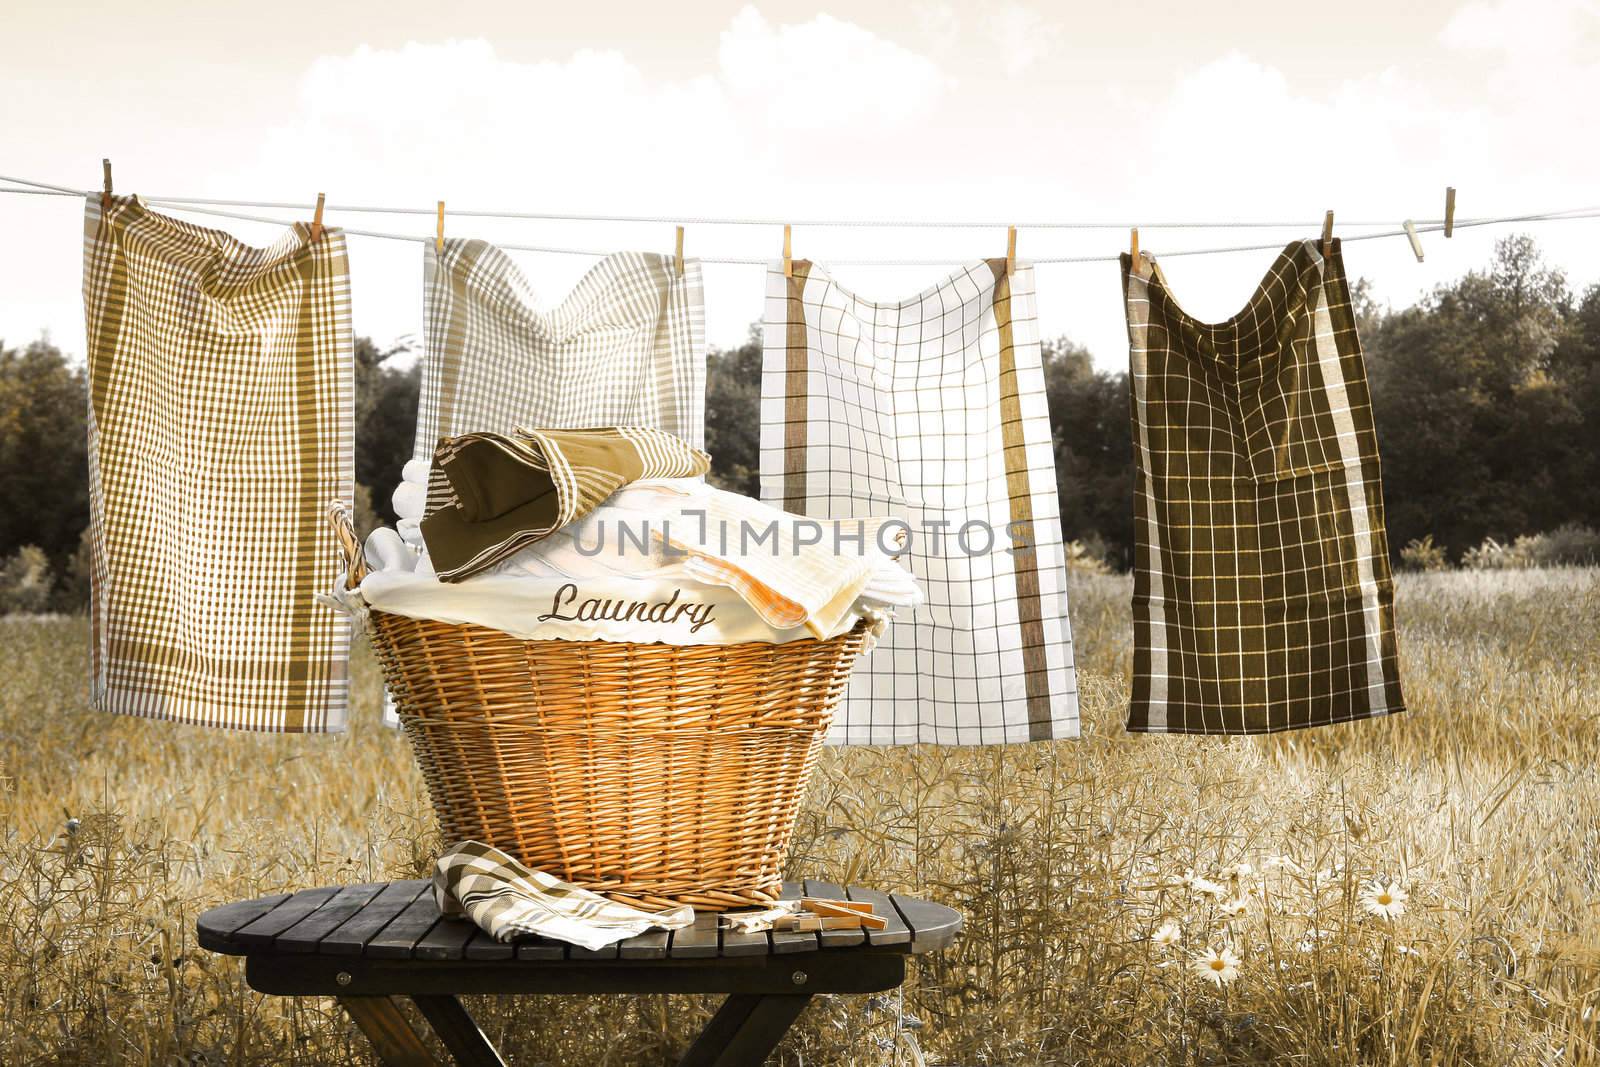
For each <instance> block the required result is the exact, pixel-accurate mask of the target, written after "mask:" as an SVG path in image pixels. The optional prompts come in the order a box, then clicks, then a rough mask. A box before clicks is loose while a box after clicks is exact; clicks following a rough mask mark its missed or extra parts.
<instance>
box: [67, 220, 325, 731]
mask: <svg viewBox="0 0 1600 1067" xmlns="http://www.w3.org/2000/svg"><path fill="white" fill-rule="evenodd" d="M83 303H84V312H85V319H86V326H87V342H88V343H87V350H88V373H89V397H90V402H89V420H88V422H89V499H90V546H91V576H92V595H91V599H90V631H91V635H92V637H91V639H92V650H91V674H90V697H91V700H92V702H93V704H94V706H95V707H97V708H100V709H102V710H105V711H111V712H119V713H122V714H127V715H141V716H145V717H148V718H155V719H171V720H176V721H180V722H190V723H204V724H207V725H211V726H229V727H238V728H245V729H253V730H270V731H286V732H294V731H305V732H322V731H335V730H342V729H344V725H345V709H346V703H347V698H348V689H349V679H348V673H347V668H348V664H347V653H348V649H349V640H350V630H349V626H350V624H349V620H348V619H347V618H346V617H345V616H343V615H341V614H339V613H337V612H334V611H332V610H330V609H329V608H327V607H325V606H323V605H321V604H318V603H317V602H316V601H315V600H314V599H313V598H314V596H315V595H316V594H318V593H324V592H326V591H327V589H328V588H329V586H331V585H332V584H333V580H334V576H335V574H336V572H337V571H338V569H339V568H338V563H337V560H338V548H337V545H336V543H335V540H334V535H333V531H332V529H331V528H330V527H329V526H328V523H327V521H326V520H325V519H324V517H323V515H324V510H325V508H326V507H327V504H328V501H330V500H334V499H339V500H349V499H351V496H352V493H353V490H354V485H353V483H354V470H353V466H354V458H353V447H354V424H353V419H354V413H353V404H352V388H353V385H352V373H353V365H354V364H353V358H352V352H351V340H350V288H349V269H348V263H347V260H346V258H345V242H344V235H343V234H342V233H341V232H340V231H338V230H324V231H323V233H322V236H321V237H320V238H319V239H318V240H317V241H315V242H312V241H310V233H309V229H308V227H306V226H304V225H296V226H295V227H294V228H293V229H291V230H288V231H286V232H285V233H284V234H283V235H282V236H281V237H279V238H278V240H277V241H276V242H274V243H273V244H272V245H270V246H269V247H266V248H252V247H250V246H248V245H244V244H241V243H240V242H239V241H237V240H235V239H234V238H232V237H230V236H228V235H227V234H225V233H221V232H218V231H216V230H208V229H202V228H200V227H198V226H193V225H190V224H189V223H186V222H180V221H178V220H176V219H172V218H167V217H165V216H163V215H159V214H157V213H155V212H153V211H151V210H149V208H148V207H146V206H145V204H144V203H143V202H142V201H140V200H138V199H137V198H129V197H115V198H113V199H112V201H111V207H110V210H109V212H105V211H102V207H101V198H100V194H98V193H94V194H91V195H90V196H88V197H87V200H86V210H85V213H84V265H83Z"/></svg>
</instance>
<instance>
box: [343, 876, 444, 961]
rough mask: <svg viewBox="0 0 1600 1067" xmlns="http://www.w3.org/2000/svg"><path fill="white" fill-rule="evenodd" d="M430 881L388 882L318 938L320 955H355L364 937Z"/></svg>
mask: <svg viewBox="0 0 1600 1067" xmlns="http://www.w3.org/2000/svg"><path fill="white" fill-rule="evenodd" d="M430 884H431V883H429V882H426V881H423V880H422V879H420V878H416V879H411V880H409V881H404V882H390V883H389V884H388V885H386V886H384V887H383V889H382V891H381V892H379V893H378V895H377V896H376V897H373V898H372V900H370V901H368V902H367V906H366V907H364V908H362V909H361V910H360V911H358V912H356V913H355V914H354V915H352V916H350V918H348V919H346V920H345V921H344V922H343V923H342V924H340V926H339V927H338V928H337V929H335V930H334V931H333V932H332V933H330V934H329V935H328V936H327V937H325V938H323V939H322V945H321V947H320V949H319V951H320V952H321V953H322V954H323V955H324V956H359V955H361V950H362V949H364V948H365V947H366V945H367V942H368V941H371V940H372V939H373V938H374V937H376V936H377V935H378V933H379V931H381V930H382V929H383V928H384V927H386V926H388V925H389V924H390V923H391V922H393V921H394V918H395V916H397V915H399V914H400V913H401V912H403V911H405V910H406V908H408V907H409V906H410V905H411V903H412V902H413V901H414V900H416V899H417V897H418V896H419V895H420V894H421V893H422V892H423V890H424V889H426V888H427V887H428V886H429V885H430Z"/></svg>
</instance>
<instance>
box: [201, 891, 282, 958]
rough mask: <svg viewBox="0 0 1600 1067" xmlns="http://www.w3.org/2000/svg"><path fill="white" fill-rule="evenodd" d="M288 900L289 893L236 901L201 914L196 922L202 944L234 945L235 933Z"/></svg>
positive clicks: (208, 946) (209, 946)
mask: <svg viewBox="0 0 1600 1067" xmlns="http://www.w3.org/2000/svg"><path fill="white" fill-rule="evenodd" d="M288 899H289V894H288V893H274V894H273V895H272V896H270V897H257V898H256V899H254V900H236V901H234V902H233V903H231V904H223V905H222V906H220V907H216V908H211V909H210V910H208V911H205V912H203V913H201V915H200V918H199V919H198V920H196V922H195V929H196V930H198V931H199V933H200V938H201V943H202V944H204V943H206V942H207V941H209V942H211V943H212V944H216V945H230V946H231V945H232V944H233V943H234V942H233V934H234V931H236V930H238V929H239V928H240V927H243V926H249V925H250V924H251V923H253V922H255V921H256V920H257V919H259V918H261V917H262V916H263V915H265V914H267V912H269V911H271V910H272V909H273V908H276V907H277V906H278V905H279V904H282V903H283V902H284V901H286V900H288ZM206 947H207V948H211V945H210V944H208V945H206ZM212 951H216V950H215V949H212Z"/></svg>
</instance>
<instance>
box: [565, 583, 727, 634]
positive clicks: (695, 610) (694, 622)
mask: <svg viewBox="0 0 1600 1067" xmlns="http://www.w3.org/2000/svg"><path fill="white" fill-rule="evenodd" d="M682 595H683V590H681V589H674V590H673V591H672V596H670V597H668V598H667V599H666V600H657V601H654V602H651V601H647V600H621V599H608V598H603V597H589V598H587V599H583V600H580V599H579V597H581V596H582V594H581V593H580V592H579V591H578V587H577V586H576V585H573V584H572V583H570V582H569V583H567V584H566V585H564V586H562V587H561V588H560V589H557V590H556V593H555V596H554V597H553V598H552V599H551V601H550V610H549V611H547V612H545V613H544V614H543V615H540V616H539V621H540V622H550V621H551V620H556V621H559V622H602V621H610V622H632V621H634V620H635V619H638V620H639V621H641V622H653V623H668V624H671V623H676V622H678V621H680V620H682V619H684V618H685V617H687V618H688V621H689V632H690V633H692V634H696V633H699V632H700V628H701V627H702V626H706V625H708V624H710V623H711V621H712V620H713V619H714V618H715V617H716V609H715V606H714V605H712V604H705V603H695V602H693V601H684V602H683V603H681V604H680V603H679V602H678V598H679V597H680V596H682ZM574 605H576V607H574Z"/></svg>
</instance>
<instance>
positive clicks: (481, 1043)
mask: <svg viewBox="0 0 1600 1067" xmlns="http://www.w3.org/2000/svg"><path fill="white" fill-rule="evenodd" d="M411 1002H412V1003H413V1004H415V1005H416V1006H417V1007H418V1008H419V1009H421V1011H422V1017H423V1018H425V1019H427V1020H428V1025H429V1026H431V1027H432V1028H433V1032H434V1033H436V1034H438V1035H439V1040H440V1041H443V1042H444V1047H445V1048H447V1049H449V1050H450V1055H451V1056H453V1057H455V1061H456V1063H457V1064H460V1065H461V1067H506V1061H505V1060H503V1059H501V1058H500V1052H499V1050H498V1049H496V1048H495V1047H494V1042H492V1041H490V1040H489V1039H488V1037H486V1036H485V1035H484V1032H483V1031H482V1030H480V1029H478V1024H477V1023H475V1022H473V1021H472V1016H471V1015H469V1014H467V1009H466V1008H465V1007H463V1006H462V1004H461V1001H459V1000H457V999H456V998H455V997H453V996H451V995H449V994H448V993H446V994H422V993H417V994H413V995H412V997H411Z"/></svg>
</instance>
